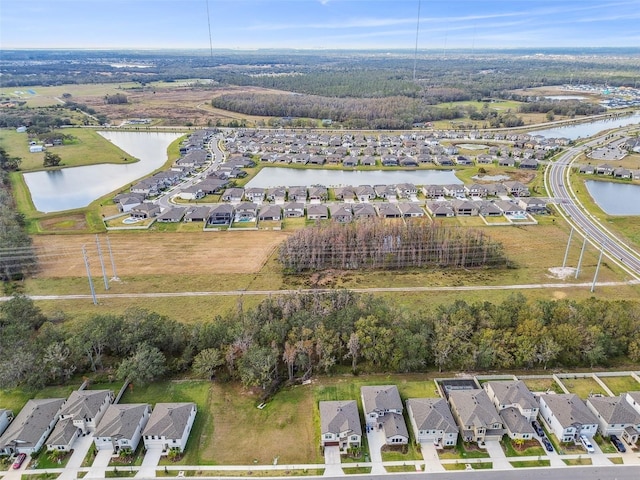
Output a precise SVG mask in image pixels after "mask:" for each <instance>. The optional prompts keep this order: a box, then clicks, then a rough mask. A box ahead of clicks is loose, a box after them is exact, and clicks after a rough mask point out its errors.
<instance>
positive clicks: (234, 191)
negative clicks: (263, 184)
mask: <svg viewBox="0 0 640 480" xmlns="http://www.w3.org/2000/svg"><path fill="white" fill-rule="evenodd" d="M242 197H244V188H237V187H232V188H227V189H226V190H225V191H224V193H223V194H222V197H221V198H222V201H223V202H230V203H240V202H241V201H242Z"/></svg>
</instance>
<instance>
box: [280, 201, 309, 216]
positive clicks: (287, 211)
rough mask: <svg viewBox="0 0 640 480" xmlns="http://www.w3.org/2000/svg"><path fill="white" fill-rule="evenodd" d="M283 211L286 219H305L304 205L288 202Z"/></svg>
mask: <svg viewBox="0 0 640 480" xmlns="http://www.w3.org/2000/svg"><path fill="white" fill-rule="evenodd" d="M283 211H284V216H285V217H286V218H301V217H304V203H301V202H287V203H285V204H284V207H283Z"/></svg>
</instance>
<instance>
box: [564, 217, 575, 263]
mask: <svg viewBox="0 0 640 480" xmlns="http://www.w3.org/2000/svg"><path fill="white" fill-rule="evenodd" d="M572 238H573V227H571V233H570V234H569V241H568V242H567V249H566V251H565V252H564V261H563V262H562V268H564V267H566V266H567V257H569V247H570V246H571V239H572Z"/></svg>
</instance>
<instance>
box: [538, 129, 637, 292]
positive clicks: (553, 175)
mask: <svg viewBox="0 0 640 480" xmlns="http://www.w3.org/2000/svg"><path fill="white" fill-rule="evenodd" d="M622 130H624V129H622ZM604 137H605V135H601V136H599V137H597V138H594V139H593V140H590V141H588V142H586V143H584V144H582V145H580V146H576V147H571V148H569V149H568V150H567V151H566V152H564V153H563V154H562V155H561V157H560V158H559V159H558V160H556V161H555V162H551V163H550V164H549V165H548V166H547V170H546V172H545V185H546V188H547V192H549V196H551V197H552V198H553V199H555V202H556V204H557V205H558V207H559V210H560V213H561V214H562V215H563V216H564V217H565V219H566V220H567V221H568V222H569V224H570V225H572V226H573V227H574V228H575V229H576V230H577V231H578V232H580V234H582V235H585V236H586V237H587V240H588V241H589V242H590V243H591V244H592V245H594V246H596V247H597V248H598V249H600V248H602V250H603V252H604V255H606V256H607V257H608V258H609V259H610V260H611V261H612V262H614V263H616V264H617V265H619V266H620V267H621V268H622V269H623V270H625V271H626V272H627V273H628V274H629V275H631V276H632V277H634V279H635V280H636V281H640V254H638V251H637V250H636V249H635V248H634V247H632V246H629V245H627V244H625V243H624V242H623V241H622V240H620V239H619V238H617V237H616V236H615V235H614V234H613V233H612V232H610V231H609V230H608V229H607V228H606V227H605V226H604V225H602V224H601V223H600V221H599V220H598V219H597V218H595V217H594V216H593V215H592V214H591V213H589V212H588V211H587V210H586V209H585V208H584V207H583V206H582V205H581V204H580V203H579V201H578V200H577V198H576V196H575V194H574V192H573V191H572V189H571V185H570V183H569V172H570V170H571V164H572V162H573V160H574V159H575V158H576V157H577V156H578V155H579V154H580V153H582V152H584V151H585V150H587V149H588V148H589V147H595V146H596V145H597V144H598V143H600V142H602V141H603V140H604Z"/></svg>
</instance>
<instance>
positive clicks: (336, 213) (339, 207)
mask: <svg viewBox="0 0 640 480" xmlns="http://www.w3.org/2000/svg"><path fill="white" fill-rule="evenodd" d="M330 211H331V219H332V220H334V221H336V222H340V223H348V222H350V221H351V220H353V213H352V212H351V207H350V206H349V205H347V204H344V203H338V204H335V205H331V207H330ZM308 212H309V209H307V215H308V214H309V213H308Z"/></svg>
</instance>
